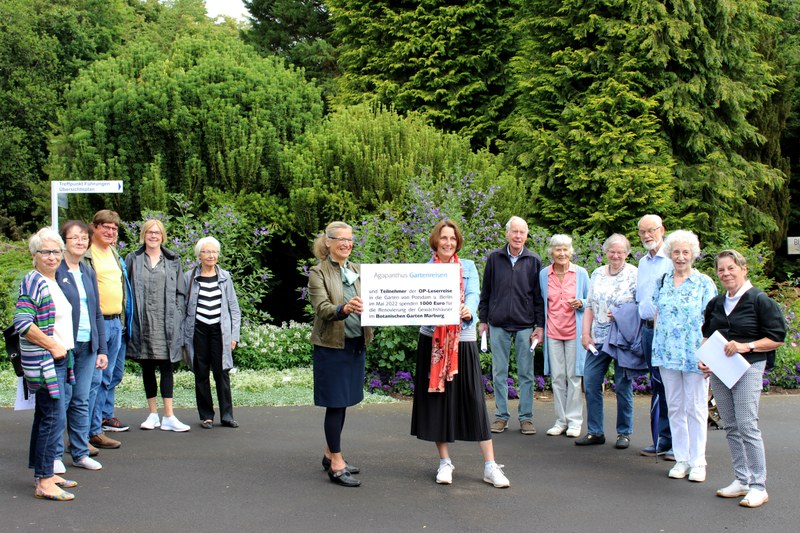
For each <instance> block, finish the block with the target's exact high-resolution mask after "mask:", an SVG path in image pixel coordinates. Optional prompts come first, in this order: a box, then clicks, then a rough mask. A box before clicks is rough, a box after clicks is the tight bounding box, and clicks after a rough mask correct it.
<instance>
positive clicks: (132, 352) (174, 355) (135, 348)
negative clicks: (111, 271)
mask: <svg viewBox="0 0 800 533" xmlns="http://www.w3.org/2000/svg"><path fill="white" fill-rule="evenodd" d="M161 254H162V255H163V256H164V260H165V261H166V263H167V288H166V292H167V294H166V299H165V303H166V309H165V310H164V318H165V322H166V324H167V345H168V346H169V358H170V361H172V362H173V363H177V362H179V361H180V360H181V346H182V345H183V334H182V330H183V315H184V311H185V309H186V284H185V283H184V279H183V268H182V267H181V258H180V256H178V254H176V253H175V252H173V251H171V250H169V249H167V248H164V247H163V246H162V247H161ZM145 259H146V255H145V253H144V246H142V247H140V248H139V249H138V250H136V251H135V252H131V253H129V254H128V255H127V257H125V264H126V266H127V267H128V276H129V278H130V281H131V287H132V289H133V296H134V297H133V301H134V305H133V320H132V321H131V332H130V337H129V339H128V353H127V354H126V356H127V357H130V358H131V359H137V358H138V357H139V353H140V352H141V343H140V340H141V323H142V315H141V310H140V309H139V306H138V305H136V302H139V301H143V300H144V287H143V286H142V284H141V283H139V280H140V279H142V269H143V268H144V261H145Z"/></svg>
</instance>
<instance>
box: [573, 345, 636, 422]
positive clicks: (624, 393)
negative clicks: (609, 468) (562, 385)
mask: <svg viewBox="0 0 800 533" xmlns="http://www.w3.org/2000/svg"><path fill="white" fill-rule="evenodd" d="M612 361H614V383H615V384H616V390H617V434H618V435H630V434H631V433H633V381H632V380H631V376H630V375H629V374H628V372H629V371H626V370H625V369H622V368H620V367H619V365H618V364H617V362H616V361H615V360H614V359H613V358H612V357H611V356H610V355H608V354H607V353H605V352H603V351H601V352H600V355H593V354H592V353H591V352H588V353H587V354H586V365H585V367H584V369H583V386H584V389H585V392H586V418H587V421H588V426H587V427H588V433H589V434H590V435H604V434H605V432H604V431H603V379H605V375H606V370H608V366H609V365H610V364H611V362H612Z"/></svg>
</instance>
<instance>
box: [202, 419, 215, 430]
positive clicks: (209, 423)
mask: <svg viewBox="0 0 800 533" xmlns="http://www.w3.org/2000/svg"><path fill="white" fill-rule="evenodd" d="M200 427H201V428H203V429H211V428H213V427H214V422H212V421H211V420H203V421H202V422H200Z"/></svg>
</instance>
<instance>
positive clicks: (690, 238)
mask: <svg viewBox="0 0 800 533" xmlns="http://www.w3.org/2000/svg"><path fill="white" fill-rule="evenodd" d="M678 243H682V244H688V245H689V249H690V250H691V251H692V261H694V260H695V259H697V257H698V256H699V255H700V240H699V239H698V238H697V235H695V234H694V233H692V232H691V231H687V230H683V229H678V230H675V231H673V232H672V233H670V234H669V235H667V238H666V239H664V253H665V254H666V255H667V257H669V256H670V255H672V247H673V246H675V245H676V244H678Z"/></svg>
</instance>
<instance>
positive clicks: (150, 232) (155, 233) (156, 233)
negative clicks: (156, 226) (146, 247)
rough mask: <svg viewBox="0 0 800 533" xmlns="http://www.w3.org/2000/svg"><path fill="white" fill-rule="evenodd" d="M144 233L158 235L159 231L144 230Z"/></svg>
mask: <svg viewBox="0 0 800 533" xmlns="http://www.w3.org/2000/svg"><path fill="white" fill-rule="evenodd" d="M144 234H145V235H149V236H151V237H153V236H156V235H159V236H160V235H161V232H160V231H145V232H144Z"/></svg>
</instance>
